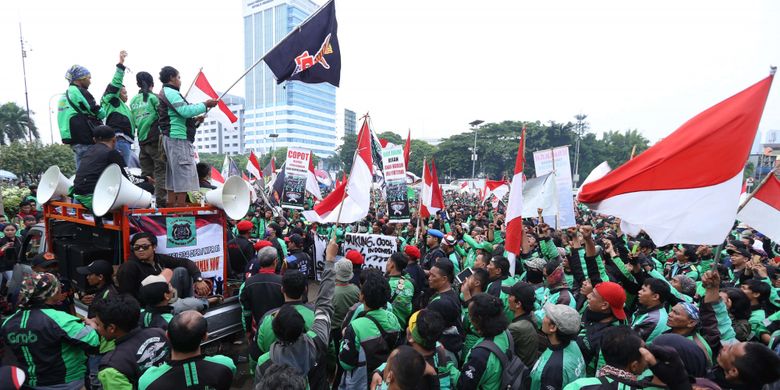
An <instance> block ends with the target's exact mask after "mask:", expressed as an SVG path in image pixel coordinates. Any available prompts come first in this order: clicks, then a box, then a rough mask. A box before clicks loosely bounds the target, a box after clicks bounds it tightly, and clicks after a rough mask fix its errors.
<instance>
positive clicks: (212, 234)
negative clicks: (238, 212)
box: [133, 214, 226, 294]
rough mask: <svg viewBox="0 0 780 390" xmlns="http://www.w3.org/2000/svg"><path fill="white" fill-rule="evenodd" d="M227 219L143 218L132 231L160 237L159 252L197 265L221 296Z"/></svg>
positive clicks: (219, 217)
mask: <svg viewBox="0 0 780 390" xmlns="http://www.w3.org/2000/svg"><path fill="white" fill-rule="evenodd" d="M224 223H225V221H224V219H222V218H221V216H220V215H218V214H214V215H198V216H161V215H154V216H144V217H141V218H139V219H137V220H135V221H134V222H133V225H134V226H133V228H134V229H133V230H139V231H145V232H149V233H151V234H154V235H155V236H156V237H157V251H156V252H157V253H160V254H165V255H169V256H173V257H183V258H185V259H190V260H192V261H193V262H195V265H197V266H198V268H199V269H200V272H201V276H202V277H203V278H204V279H212V280H213V281H214V291H213V293H215V294H222V293H223V287H224V282H225V280H224V277H225V261H226V259H225V241H224V235H223V234H224Z"/></svg>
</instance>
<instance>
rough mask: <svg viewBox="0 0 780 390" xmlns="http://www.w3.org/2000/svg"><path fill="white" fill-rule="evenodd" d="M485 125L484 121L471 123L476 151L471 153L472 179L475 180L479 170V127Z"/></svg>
mask: <svg viewBox="0 0 780 390" xmlns="http://www.w3.org/2000/svg"><path fill="white" fill-rule="evenodd" d="M482 123H485V121H483V120H479V119H477V120H475V121H472V122H471V123H469V125H470V126H471V129H472V130H474V149H473V150H472V151H471V178H472V179H474V178H475V177H474V174H475V173H476V169H477V126H479V125H481V124H482Z"/></svg>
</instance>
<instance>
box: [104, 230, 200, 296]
mask: <svg viewBox="0 0 780 390" xmlns="http://www.w3.org/2000/svg"><path fill="white" fill-rule="evenodd" d="M130 249H131V250H132V252H131V255H130V258H129V259H128V260H127V261H126V262H124V263H122V265H121V266H119V270H118V271H117V283H118V284H119V286H117V287H118V289H119V292H120V293H122V294H130V295H132V296H133V297H135V298H136V299H137V298H138V293H139V290H140V289H141V282H142V281H143V280H144V279H145V278H146V277H147V276H149V275H161V274H162V275H163V276H164V277H165V278H166V280H170V283H171V285H173V288H175V289H176V292H177V295H178V297H179V298H186V297H190V296H192V294H193V290H194V293H195V295H197V296H201V297H205V296H208V295H209V294H210V293H211V289H210V288H209V285H208V283H206V281H205V280H203V277H201V275H200V269H199V268H198V266H197V265H196V264H195V262H193V261H192V260H190V259H184V258H180V257H173V256H168V255H164V254H161V253H155V250H156V249H157V237H155V236H154V234H151V233H147V232H140V233H136V234H134V235H133V237H132V238H131V239H130Z"/></svg>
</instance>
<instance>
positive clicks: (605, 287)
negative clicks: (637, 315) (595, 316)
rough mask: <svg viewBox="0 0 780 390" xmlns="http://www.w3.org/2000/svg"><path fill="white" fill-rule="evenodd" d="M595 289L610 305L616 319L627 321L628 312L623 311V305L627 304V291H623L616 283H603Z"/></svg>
mask: <svg viewBox="0 0 780 390" xmlns="http://www.w3.org/2000/svg"><path fill="white" fill-rule="evenodd" d="M593 289H594V290H596V292H598V293H599V295H601V297H602V298H604V300H605V301H607V303H609V307H610V309H611V310H612V314H613V315H614V316H615V318H617V319H619V320H625V319H626V312H625V311H624V310H623V305H624V304H625V303H626V290H623V287H621V286H620V285H619V284H617V283H615V282H601V283H599V284H597V285H596V287H594V288H593Z"/></svg>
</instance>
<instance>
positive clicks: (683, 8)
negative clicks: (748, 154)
mask: <svg viewBox="0 0 780 390" xmlns="http://www.w3.org/2000/svg"><path fill="white" fill-rule="evenodd" d="M322 2H323V1H322V0H318V3H322ZM336 6H337V17H338V22H339V43H340V45H341V49H342V74H341V88H339V89H338V92H337V107H338V108H337V109H338V110H339V111H342V110H343V108H345V107H346V108H349V109H352V110H354V111H356V112H357V113H358V116H360V115H362V114H364V113H365V112H370V114H371V117H372V121H373V124H374V127H375V128H376V129H377V130H379V131H385V130H393V131H395V132H397V133H399V134H404V135H405V134H406V129H407V128H411V131H412V137H413V138H441V137H447V136H449V135H451V134H455V133H459V132H463V131H466V130H467V129H468V122H471V121H472V120H474V119H482V120H485V121H501V120H541V121H549V120H555V121H559V122H565V121H569V120H573V116H574V115H575V114H577V113H580V112H582V113H585V114H587V115H588V121H589V122H590V124H591V128H592V130H593V131H597V132H601V131H604V130H624V129H638V130H639V131H641V132H642V133H643V134H644V135H645V136H646V137H648V138H650V139H651V140H652V141H656V140H658V139H659V138H661V137H665V136H666V135H668V134H669V133H670V132H672V131H673V130H674V129H676V128H677V127H678V126H679V125H681V124H682V123H683V122H684V121H686V120H687V119H689V118H691V117H692V116H694V115H696V114H697V113H699V112H701V111H702V110H704V109H706V108H707V107H709V106H711V105H713V104H715V103H717V102H719V101H721V100H723V99H725V98H727V97H729V96H731V95H732V94H734V93H736V92H738V91H740V90H742V89H744V88H746V87H748V86H749V85H751V84H753V83H755V82H757V81H758V80H760V79H762V78H764V77H766V76H767V75H768V71H769V65H770V64H775V65H777V64H780V41H779V39H780V23H778V21H779V20H780V1H771V0H766V1H749V0H740V1H733V0H731V1H719V0H718V1H713V0H707V1H698V0H697V1H691V0H686V1H679V0H676V1H667V0H662V1H652V2H650V1H648V2H636V1H624V0H615V1H597V0H590V1H582V0H571V1H569V0H566V1H512V0H505V1H493V0H481V1H451V0H450V1H439V0H425V1H420V0H417V1H410V0H394V1H383V2H378V1H366V0H363V1H358V0H337V3H336ZM241 12H242V11H241V1H240V0H222V1H199V0H198V1H192V0H191V1H183V0H181V1H180V0H176V1H172V0H165V1H159V0H158V1H149V0H135V1H132V2H127V1H107V0H102V1H97V0H94V1H93V0H88V1H78V0H75V1H69V2H63V1H48V0H47V1H20V0H7V1H2V2H0V37H2V38H0V53H1V56H0V58H2V59H3V60H2V61H0V82H2V88H0V102H5V101H16V102H18V103H20V104H21V105H23V104H24V85H23V81H22V66H21V60H20V54H19V52H20V48H19V26H18V23H19V22H20V21H21V22H22V27H23V29H24V38H25V40H26V41H27V46H28V49H31V51H30V52H29V53H28V56H27V77H28V80H27V81H28V88H29V96H30V108H31V109H32V110H33V111H35V112H36V114H35V120H36V122H37V124H38V126H39V127H40V129H41V136H42V139H43V140H44V142H48V141H49V140H50V137H49V122H48V121H49V118H48V115H47V112H48V111H47V104H48V103H49V99H50V97H51V96H52V95H55V94H58V93H62V92H63V91H64V89H65V88H66V87H67V82H66V81H65V79H64V74H65V71H66V70H67V69H68V68H69V67H70V65H72V64H81V65H84V66H86V67H87V68H88V69H90V71H91V72H92V81H93V84H92V87H91V88H90V90H91V91H92V93H93V94H94V95H96V96H100V95H101V94H102V92H103V89H104V88H105V85H106V83H108V82H109V81H110V77H111V75H112V72H113V69H114V64H115V63H116V62H117V57H118V52H119V51H120V50H121V49H126V50H127V51H128V52H129V53H130V54H129V56H128V58H127V62H126V64H127V65H128V67H129V68H130V69H131V70H132V71H133V72H137V71H141V70H146V71H149V72H150V73H152V74H153V75H155V76H156V75H157V73H158V72H159V69H160V68H161V67H162V66H164V65H172V66H175V67H176V68H178V69H179V71H180V72H181V73H182V79H183V84H184V85H188V84H189V83H190V82H191V80H192V78H193V77H194V76H195V74H196V73H197V70H198V68H200V67H203V70H204V73H205V74H206V75H207V76H208V78H209V79H210V81H211V82H212V85H213V86H214V87H215V88H216V89H217V90H223V89H225V88H226V87H227V86H229V85H230V84H231V83H232V82H233V81H234V80H235V79H236V78H237V77H238V76H239V75H240V74H241V73H242V72H243V58H244V52H243V20H242V14H241ZM261 66H265V65H261ZM125 84H126V85H128V86H131V88H130V94H131V96H132V95H134V94H135V93H136V88H135V87H134V85H135V74H134V73H131V74H128V75H127V76H126V80H125ZM156 87H157V88H159V85H157V86H156ZM231 93H234V94H237V95H241V96H243V93H244V84H243V82H241V83H239V85H238V86H237V87H236V88H235V89H234V90H233V91H231ZM55 105H56V102H52V107H54V106H55ZM339 117H340V116H339ZM52 121H53V124H54V132H55V140H57V141H59V134H58V130H57V124H56V113H55V114H54V115H52ZM339 127H341V124H339ZM768 129H780V85H775V86H774V88H773V89H772V91H771V93H770V98H769V101H768V102H767V106H766V110H765V112H764V117H763V120H762V122H761V125H760V130H761V131H766V130H768ZM518 131H519V129H518Z"/></svg>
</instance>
